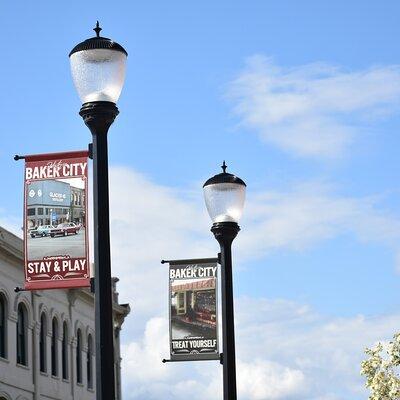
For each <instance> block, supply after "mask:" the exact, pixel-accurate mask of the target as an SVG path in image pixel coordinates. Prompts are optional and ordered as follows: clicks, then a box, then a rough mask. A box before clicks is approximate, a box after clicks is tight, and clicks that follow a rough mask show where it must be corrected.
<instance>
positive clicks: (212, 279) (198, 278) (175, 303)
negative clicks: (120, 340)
mask: <svg viewBox="0 0 400 400" xmlns="http://www.w3.org/2000/svg"><path fill="white" fill-rule="evenodd" d="M168 263H169V299H170V307H169V308H170V311H169V320H170V353H171V360H188V361H189V360H193V361H194V360H216V359H219V350H218V307H217V287H218V284H217V276H218V274H217V271H218V268H217V259H213V258H211V259H210V258H207V259H200V260H176V261H168Z"/></svg>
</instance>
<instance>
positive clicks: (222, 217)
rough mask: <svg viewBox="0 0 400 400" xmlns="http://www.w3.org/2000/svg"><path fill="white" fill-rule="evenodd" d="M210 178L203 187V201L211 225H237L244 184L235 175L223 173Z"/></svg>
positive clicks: (224, 168) (242, 201)
mask: <svg viewBox="0 0 400 400" xmlns="http://www.w3.org/2000/svg"><path fill="white" fill-rule="evenodd" d="M222 168H223V171H224V172H223V173H221V174H218V175H215V176H213V177H212V178H210V179H209V180H208V181H207V182H206V183H205V184H204V185H203V192H204V200H205V203H206V207H207V211H208V213H209V215H210V218H211V220H212V222H213V223H218V222H236V223H238V222H239V220H240V218H241V216H242V213H243V208H244V201H245V198H246V184H245V183H244V182H243V181H242V179H240V178H238V177H237V176H235V175H232V174H228V173H227V172H225V170H226V165H225V162H224V164H223V166H222Z"/></svg>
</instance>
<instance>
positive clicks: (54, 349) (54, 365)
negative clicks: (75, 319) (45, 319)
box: [51, 317, 58, 376]
mask: <svg viewBox="0 0 400 400" xmlns="http://www.w3.org/2000/svg"><path fill="white" fill-rule="evenodd" d="M51 330H52V335H51V374H52V375H53V376H58V322H57V318H56V317H54V318H53V321H52V324H51Z"/></svg>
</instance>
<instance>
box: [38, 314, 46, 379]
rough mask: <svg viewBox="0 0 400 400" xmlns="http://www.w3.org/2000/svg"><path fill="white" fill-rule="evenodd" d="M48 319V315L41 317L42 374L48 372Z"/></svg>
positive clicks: (40, 349)
mask: <svg viewBox="0 0 400 400" xmlns="http://www.w3.org/2000/svg"><path fill="white" fill-rule="evenodd" d="M46 347H47V319H46V314H45V313H44V312H43V313H42V315H41V316H40V336H39V359H40V372H47V359H46V355H47V354H46Z"/></svg>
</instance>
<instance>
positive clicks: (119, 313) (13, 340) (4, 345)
mask: <svg viewBox="0 0 400 400" xmlns="http://www.w3.org/2000/svg"><path fill="white" fill-rule="evenodd" d="M23 281H24V271H23V246H22V240H21V239H20V238H18V237H16V236H15V235H13V234H12V233H10V232H8V231H7V230H5V229H3V228H1V227H0V400H42V399H43V400H44V399H57V400H94V399H95V398H96V382H95V377H96V365H95V333H94V327H95V323H94V297H93V294H92V293H91V292H90V291H89V290H86V289H70V290H43V291H33V292H28V291H26V292H25V291H23V292H19V293H15V292H14V288H15V287H20V286H22V284H23ZM117 281H118V279H116V278H114V279H113V287H112V288H110V290H111V289H112V290H113V298H114V348H115V357H114V360H115V377H116V378H115V385H116V399H117V400H120V399H121V372H120V365H121V355H120V340H119V332H120V330H121V327H122V324H123V322H124V319H125V317H126V316H127V315H128V314H129V312H130V308H129V305H128V304H119V303H118V293H117V292H116V282H117Z"/></svg>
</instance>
